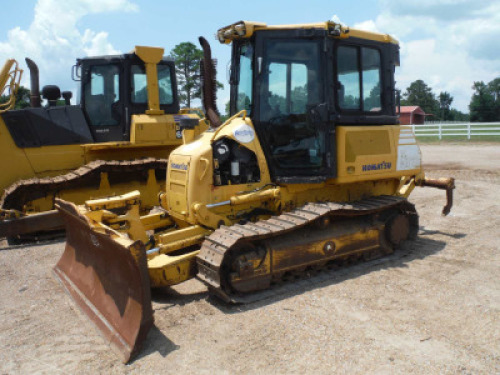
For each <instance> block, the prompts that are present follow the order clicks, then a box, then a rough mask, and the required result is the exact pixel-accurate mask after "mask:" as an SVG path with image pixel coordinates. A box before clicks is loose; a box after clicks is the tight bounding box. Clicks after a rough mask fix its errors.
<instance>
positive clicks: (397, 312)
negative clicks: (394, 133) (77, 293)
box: [0, 144, 500, 374]
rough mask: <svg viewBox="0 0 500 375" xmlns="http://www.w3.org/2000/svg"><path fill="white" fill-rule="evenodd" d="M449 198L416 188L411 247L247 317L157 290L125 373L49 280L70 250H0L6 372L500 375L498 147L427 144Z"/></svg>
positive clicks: (300, 287) (307, 286) (426, 153)
mask: <svg viewBox="0 0 500 375" xmlns="http://www.w3.org/2000/svg"><path fill="white" fill-rule="evenodd" d="M422 153H423V157H424V165H425V167H426V171H427V174H428V175H429V176H430V177H441V176H453V177H455V178H456V180H457V181H456V185H457V189H456V193H455V206H454V208H453V210H452V213H451V214H450V215H449V216H448V217H442V216H441V215H440V212H441V208H442V205H443V204H444V202H445V197H444V192H442V191H439V190H434V189H420V188H418V189H416V190H415V192H414V193H413V194H412V196H411V197H410V200H411V201H412V202H413V203H415V204H416V206H417V210H418V212H419V214H420V225H421V227H420V232H419V237H418V239H417V240H415V241H413V242H409V243H406V244H405V245H404V246H403V248H402V249H401V250H399V251H398V252H396V253H395V254H393V255H391V256H389V257H386V258H383V259H379V260H375V261H371V262H366V263H362V264H357V265H354V266H351V267H347V268H343V269H341V270H337V271H330V272H329V273H328V276H329V277H328V278H325V277H324V276H320V277H317V278H316V279H315V278H313V279H309V280H307V281H300V282H298V283H297V284H296V287H294V288H293V290H292V291H287V292H283V293H282V294H280V295H279V296H276V297H273V298H270V299H268V300H265V301H260V302H258V303H253V304H250V305H246V306H243V307H241V306H240V307H230V306H227V305H224V304H222V303H219V302H218V301H216V300H214V299H212V298H209V297H208V294H207V292H206V289H205V287H204V286H203V285H202V284H201V283H200V282H198V281H197V280H191V281H189V282H186V283H184V284H181V285H179V286H177V287H174V288H171V289H168V290H165V291H162V292H155V293H154V294H153V297H154V304H153V307H154V310H155V322H156V323H155V327H154V328H153V330H152V331H151V332H150V334H149V336H148V339H147V341H146V344H145V347H144V348H143V351H142V353H141V354H140V356H139V357H138V358H137V359H135V361H134V362H132V363H131V364H129V365H123V364H122V363H121V362H120V361H119V360H118V359H117V357H115V355H114V352H112V351H111V350H110V349H109V347H108V346H107V344H106V343H105V342H104V340H103V339H102V338H101V336H100V335H99V334H98V333H97V332H96V331H95V330H94V329H93V327H92V325H91V324H90V323H89V322H88V321H87V320H86V319H85V317H84V316H83V315H82V314H81V313H80V312H79V310H78V309H77V308H76V307H75V306H74V305H73V303H72V302H71V300H70V299H69V297H68V296H67V295H66V294H65V293H64V292H63V290H62V288H61V286H60V285H59V284H58V283H57V282H56V281H55V279H54V277H53V276H52V271H51V270H52V267H53V266H54V265H55V263H56V262H57V260H58V259H59V257H60V255H61V253H62V251H63V248H64V242H63V241H59V242H51V243H42V244H36V245H32V246H19V247H8V246H7V245H6V243H5V242H0V374H27V373H39V374H58V373H61V374H63V373H64V374H68V373H92V374H95V373H106V374H108V373H111V374H114V373H118V374H121V373H141V374H145V373H156V374H157V373H174V372H175V373H201V374H219V373H221V374H234V373H252V374H255V373H257V374H260V373H266V374H267V373H280V374H285V373H287V374H288V373H301V374H303V373H307V374H332V373H339V374H342V373H346V374H367V373H381V374H385V373H391V374H392V373H405V374H409V373H416V374H438V373H439V374H448V373H449V374H469V373H470V374H493V373H500V282H499V275H500V271H499V269H500V267H499V266H500V240H499V238H498V237H499V234H500V231H499V228H500V203H499V200H498V194H499V187H500V146H499V145H498V144H456V145H451V144H446V145H424V146H422Z"/></svg>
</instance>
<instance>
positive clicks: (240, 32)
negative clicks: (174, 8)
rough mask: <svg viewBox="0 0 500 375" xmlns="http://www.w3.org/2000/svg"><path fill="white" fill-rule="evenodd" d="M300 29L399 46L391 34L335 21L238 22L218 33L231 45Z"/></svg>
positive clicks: (218, 36) (225, 42) (222, 39)
mask: <svg viewBox="0 0 500 375" xmlns="http://www.w3.org/2000/svg"><path fill="white" fill-rule="evenodd" d="M298 29H323V30H325V31H327V32H328V34H329V35H330V36H332V37H334V38H339V39H347V38H360V39H367V40H373V41H377V42H382V43H393V44H399V42H398V41H397V40H396V39H394V38H393V37H392V36H390V35H389V34H381V33H375V32H371V31H365V30H359V29H353V28H350V27H347V26H344V25H342V24H339V23H335V22H333V21H326V22H317V23H304V24H296V25H267V24H265V23H262V22H254V21H238V22H236V23H233V24H232V25H229V26H226V27H223V28H221V29H219V30H218V31H217V38H218V39H219V42H221V43H224V44H229V43H231V42H232V41H233V40H237V39H248V38H250V37H252V35H253V34H254V32H255V31H260V30H298Z"/></svg>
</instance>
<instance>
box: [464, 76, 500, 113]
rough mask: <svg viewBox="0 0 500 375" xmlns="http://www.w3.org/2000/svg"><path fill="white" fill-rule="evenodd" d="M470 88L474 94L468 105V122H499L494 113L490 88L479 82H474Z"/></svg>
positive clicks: (494, 107)
mask: <svg viewBox="0 0 500 375" xmlns="http://www.w3.org/2000/svg"><path fill="white" fill-rule="evenodd" d="M492 82H493V81H492ZM490 83H491V82H490ZM472 88H473V89H474V94H473V95H472V98H471V101H470V104H469V110H470V120H471V121H476V122H481V121H496V120H500V118H498V117H497V113H496V112H497V110H496V106H495V104H496V103H495V96H494V94H492V92H491V89H490V87H489V86H488V85H486V84H485V83H484V82H483V81H479V82H474V85H473V86H472Z"/></svg>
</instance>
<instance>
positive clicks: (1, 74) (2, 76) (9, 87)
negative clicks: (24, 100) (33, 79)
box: [0, 59, 23, 114]
mask: <svg viewBox="0 0 500 375" xmlns="http://www.w3.org/2000/svg"><path fill="white" fill-rule="evenodd" d="M22 76H23V70H22V69H19V64H18V62H17V61H16V60H14V59H7V61H5V64H4V66H3V67H2V70H0V96H7V101H6V102H5V103H0V114H1V113H4V112H6V111H9V110H11V109H12V108H14V105H15V104H16V93H17V90H18V89H19V84H20V82H21V78H22Z"/></svg>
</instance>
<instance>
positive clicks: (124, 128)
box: [76, 54, 179, 142]
mask: <svg viewBox="0 0 500 375" xmlns="http://www.w3.org/2000/svg"><path fill="white" fill-rule="evenodd" d="M76 71H77V72H78V74H77V76H79V79H80V80H81V82H80V83H81V88H80V90H81V91H80V97H81V106H82V108H83V110H84V113H85V116H86V118H87V121H88V124H89V128H90V131H91V133H92V136H93V138H94V140H95V141H96V142H106V141H128V140H129V139H130V118H131V115H133V114H142V113H145V112H146V110H147V109H148V87H147V78H146V70H145V66H144V62H143V61H142V60H141V59H140V58H139V57H138V56H137V55H135V54H123V55H118V56H105V57H92V58H83V59H79V60H77V65H76ZM157 71H158V88H159V99H160V109H162V110H163V111H164V112H165V113H166V114H175V113H178V112H179V101H178V97H177V84H176V78H175V66H174V62H173V60H171V59H168V58H163V59H162V60H161V61H160V63H159V64H158V66H157Z"/></svg>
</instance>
